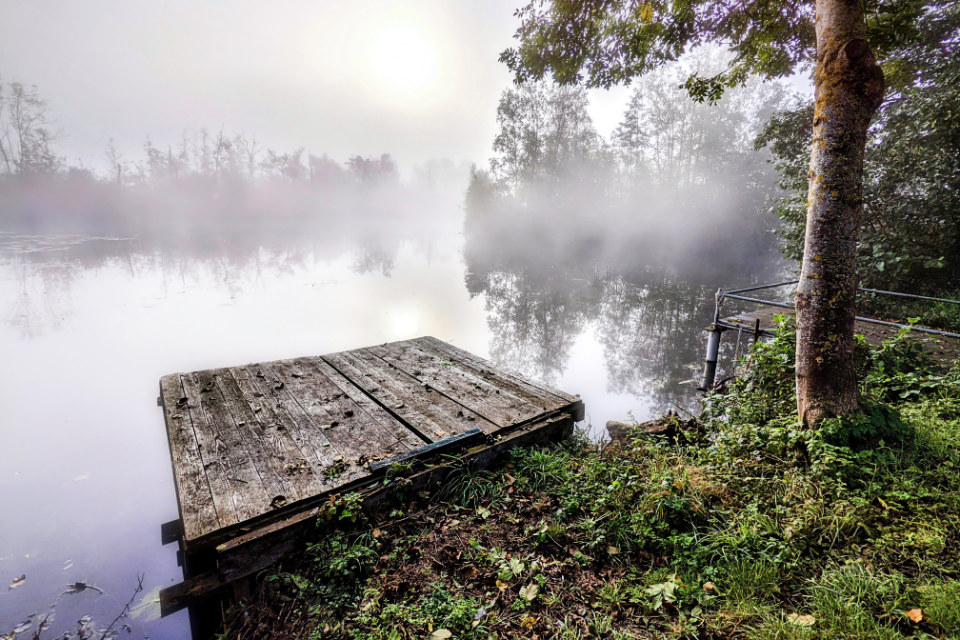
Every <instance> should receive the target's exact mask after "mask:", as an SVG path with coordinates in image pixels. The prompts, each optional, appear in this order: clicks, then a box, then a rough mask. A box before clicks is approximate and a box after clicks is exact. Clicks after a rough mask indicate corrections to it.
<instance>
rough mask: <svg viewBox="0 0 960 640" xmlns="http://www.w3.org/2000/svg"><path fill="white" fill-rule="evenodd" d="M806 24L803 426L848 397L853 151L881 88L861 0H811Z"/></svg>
mask: <svg viewBox="0 0 960 640" xmlns="http://www.w3.org/2000/svg"><path fill="white" fill-rule="evenodd" d="M816 33H817V62H816V76H815V86H816V103H815V111H814V119H813V148H812V151H811V156H810V175H809V193H808V202H807V228H806V238H805V243H804V252H803V266H802V269H801V272H800V284H799V286H798V287H797V294H796V306H797V360H796V363H797V411H798V413H799V416H800V419H801V420H802V421H803V422H804V423H806V424H807V425H810V426H813V425H816V424H817V423H819V422H820V421H821V420H822V419H823V418H825V417H827V416H831V415H843V414H846V413H849V412H851V411H853V410H854V409H855V408H856V406H857V382H856V376H855V372H854V363H853V346H854V340H853V334H854V318H855V316H856V312H855V307H854V302H855V297H856V291H857V282H858V280H857V271H856V253H857V231H858V228H859V225H860V218H861V216H862V213H863V204H862V194H863V153H864V147H865V145H866V138H867V128H868V127H869V126H870V119H871V118H872V117H873V115H874V113H875V112H876V110H877V107H879V105H880V101H881V100H882V98H883V91H884V82H883V72H882V71H881V70H880V67H879V66H878V65H877V63H876V60H875V59H874V57H873V54H872V53H871V51H870V47H869V45H868V44H867V41H866V28H865V25H864V9H863V2H862V0H817V2H816Z"/></svg>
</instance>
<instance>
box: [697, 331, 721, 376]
mask: <svg viewBox="0 0 960 640" xmlns="http://www.w3.org/2000/svg"><path fill="white" fill-rule="evenodd" d="M708 331H709V334H708V335H707V355H706V357H705V358H704V359H703V377H702V378H700V387H699V389H700V390H701V391H707V390H709V389H712V388H713V383H714V381H715V379H716V377H717V360H718V359H719V357H720V334H722V333H723V329H722V328H720V327H718V326H717V325H715V324H714V325H710V328H709V329H708Z"/></svg>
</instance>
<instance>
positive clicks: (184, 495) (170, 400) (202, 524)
mask: <svg viewBox="0 0 960 640" xmlns="http://www.w3.org/2000/svg"><path fill="white" fill-rule="evenodd" d="M160 398H161V400H162V407H163V412H164V418H165V421H166V425H167V442H168V443H169V445H170V461H171V464H172V465H173V479H174V483H175V485H176V489H177V492H176V493H177V505H178V507H179V509H180V517H181V518H182V520H183V523H184V535H186V536H188V537H196V536H199V535H200V534H201V533H202V532H204V531H208V530H211V529H216V528H217V527H219V526H220V520H219V518H218V515H217V510H216V507H215V506H214V502H213V492H212V490H211V488H210V484H209V482H208V480H207V475H206V473H205V471H204V469H203V460H202V457H201V455H200V445H199V441H198V439H197V435H196V431H195V429H194V424H193V420H192V416H191V413H190V409H189V408H188V407H187V398H186V395H185V394H184V391H183V384H182V382H181V380H180V375H179V374H176V373H175V374H172V375H168V376H164V377H163V378H161V379H160Z"/></svg>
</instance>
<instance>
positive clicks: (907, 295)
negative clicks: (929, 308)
mask: <svg viewBox="0 0 960 640" xmlns="http://www.w3.org/2000/svg"><path fill="white" fill-rule="evenodd" d="M857 291H866V292H867V293H879V294H881V295H884V296H899V297H901V298H913V299H915V300H929V301H931V302H946V303H947V304H960V300H949V299H947V298H931V297H930V296H918V295H916V294H915V293H900V292H899V291H883V290H882V289H864V288H863V287H858V288H857Z"/></svg>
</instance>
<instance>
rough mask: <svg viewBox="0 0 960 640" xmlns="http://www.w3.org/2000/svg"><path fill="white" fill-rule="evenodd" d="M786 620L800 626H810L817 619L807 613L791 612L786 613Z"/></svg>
mask: <svg viewBox="0 0 960 640" xmlns="http://www.w3.org/2000/svg"><path fill="white" fill-rule="evenodd" d="M787 620H789V621H790V622H791V623H793V624H795V625H797V626H800V627H812V626H813V625H814V623H816V621H817V619H816V618H815V617H814V616H811V615H809V614H800V613H791V614H788V615H787Z"/></svg>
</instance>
